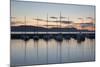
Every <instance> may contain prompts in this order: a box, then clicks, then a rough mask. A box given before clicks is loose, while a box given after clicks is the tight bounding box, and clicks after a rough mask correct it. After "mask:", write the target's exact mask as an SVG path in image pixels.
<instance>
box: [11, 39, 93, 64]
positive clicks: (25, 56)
mask: <svg viewBox="0 0 100 67" xmlns="http://www.w3.org/2000/svg"><path fill="white" fill-rule="evenodd" d="M94 60H95V40H94V39H92V40H90V39H87V38H86V39H85V41H83V42H77V40H74V39H70V40H63V41H62V42H59V41H56V40H54V39H51V40H49V41H45V40H43V39H40V40H38V41H35V40H33V39H30V40H28V41H26V42H25V41H24V40H20V39H12V40H11V64H12V65H34V64H50V63H67V62H68V63H69V62H80V61H94Z"/></svg>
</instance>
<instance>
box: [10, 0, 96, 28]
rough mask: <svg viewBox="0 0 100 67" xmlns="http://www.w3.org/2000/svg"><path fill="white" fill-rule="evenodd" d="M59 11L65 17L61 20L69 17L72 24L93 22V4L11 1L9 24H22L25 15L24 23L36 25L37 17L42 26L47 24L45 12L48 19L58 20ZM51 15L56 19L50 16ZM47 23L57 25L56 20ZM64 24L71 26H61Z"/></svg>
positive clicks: (66, 19)
mask: <svg viewBox="0 0 100 67" xmlns="http://www.w3.org/2000/svg"><path fill="white" fill-rule="evenodd" d="M60 12H61V16H63V17H65V18H64V19H62V20H64V21H68V18H69V20H70V21H72V22H73V24H74V25H75V23H95V20H94V19H95V6H89V5H84V6H83V5H67V4H54V3H39V2H28V1H27V2H23V1H11V25H23V24H24V21H25V19H24V17H25V16H26V22H27V23H26V25H33V26H36V24H37V23H36V22H37V20H35V19H37V18H38V19H42V21H38V24H39V26H44V25H46V24H47V23H46V21H45V20H47V14H48V20H49V21H55V20H57V21H59V17H60ZM52 16H54V17H58V19H52V18H50V17H52ZM48 24H49V25H53V26H55V25H57V23H56V22H48ZM58 25H59V23H58ZM66 26H72V24H64V23H62V27H66ZM76 26H77V25H76Z"/></svg>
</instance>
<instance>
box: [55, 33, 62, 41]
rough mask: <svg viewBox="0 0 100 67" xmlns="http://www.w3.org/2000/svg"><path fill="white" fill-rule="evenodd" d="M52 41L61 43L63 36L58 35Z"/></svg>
mask: <svg viewBox="0 0 100 67" xmlns="http://www.w3.org/2000/svg"><path fill="white" fill-rule="evenodd" d="M54 39H55V40H57V41H62V40H63V36H62V34H58V35H55V37H54Z"/></svg>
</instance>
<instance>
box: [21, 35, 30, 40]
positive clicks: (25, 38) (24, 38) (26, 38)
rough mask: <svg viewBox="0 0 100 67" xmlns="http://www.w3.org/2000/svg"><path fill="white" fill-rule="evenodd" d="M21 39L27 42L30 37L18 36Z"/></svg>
mask: <svg viewBox="0 0 100 67" xmlns="http://www.w3.org/2000/svg"><path fill="white" fill-rule="evenodd" d="M20 38H21V39H23V40H24V41H27V40H29V39H30V37H29V36H28V35H22V36H20Z"/></svg>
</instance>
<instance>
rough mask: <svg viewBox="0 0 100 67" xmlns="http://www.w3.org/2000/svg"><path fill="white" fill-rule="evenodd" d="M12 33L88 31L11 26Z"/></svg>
mask: <svg viewBox="0 0 100 67" xmlns="http://www.w3.org/2000/svg"><path fill="white" fill-rule="evenodd" d="M11 31H12V32H25V31H27V32H37V31H39V32H47V31H48V32H58V31H59V32H60V31H61V32H77V31H85V32H87V31H88V30H77V29H76V28H48V29H47V28H43V27H36V26H24V25H22V26H11Z"/></svg>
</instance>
